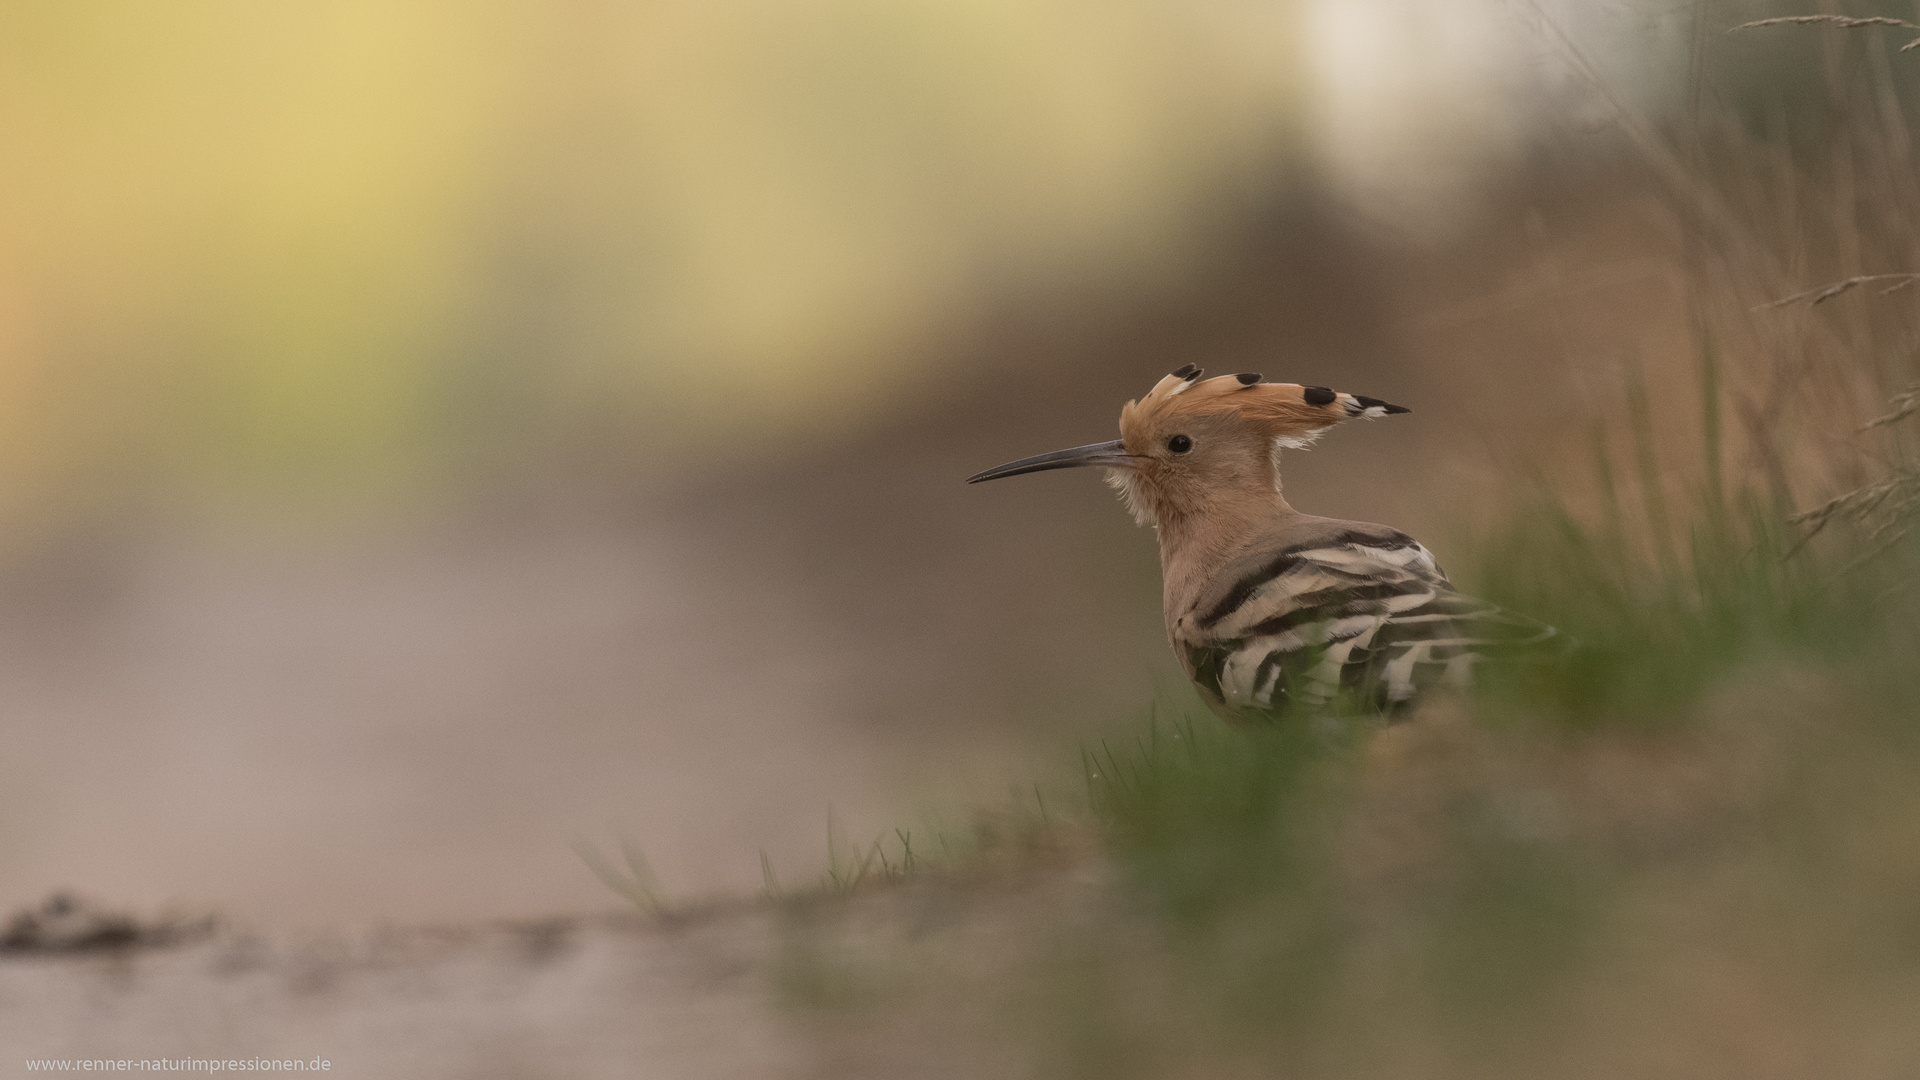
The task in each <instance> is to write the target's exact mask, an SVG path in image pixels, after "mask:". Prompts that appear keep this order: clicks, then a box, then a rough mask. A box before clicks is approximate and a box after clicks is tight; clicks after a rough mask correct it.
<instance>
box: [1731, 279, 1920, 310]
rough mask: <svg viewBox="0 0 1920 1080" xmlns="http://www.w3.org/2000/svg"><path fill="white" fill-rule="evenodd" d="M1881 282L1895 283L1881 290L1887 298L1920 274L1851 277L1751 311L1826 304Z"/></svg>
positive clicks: (1762, 305)
mask: <svg viewBox="0 0 1920 1080" xmlns="http://www.w3.org/2000/svg"><path fill="white" fill-rule="evenodd" d="M1879 281H1891V282H1893V284H1892V285H1890V286H1888V287H1887V288H1884V289H1881V290H1880V295H1881V296H1885V295H1887V294H1888V293H1896V292H1899V291H1900V290H1901V289H1904V288H1906V287H1907V286H1909V285H1912V284H1913V283H1914V282H1916V281H1920V274H1862V275H1860V276H1859V277H1850V278H1848V279H1847V280H1845V281H1836V282H1834V283H1833V284H1831V285H1822V286H1820V287H1819V288H1817V289H1808V290H1807V291H1806V292H1797V293H1794V294H1793V295H1792V296H1789V297H1786V298H1784V299H1780V300H1775V301H1773V302H1771V303H1766V304H1761V305H1759V306H1758V307H1755V308H1752V309H1750V310H1753V311H1765V310H1766V309H1768V308H1779V307H1786V306H1787V305H1789V304H1797V303H1799V302H1800V301H1802V300H1808V299H1811V300H1812V302H1813V303H1816V304H1821V303H1825V302H1826V301H1828V300H1831V299H1833V298H1834V297H1836V296H1839V295H1840V294H1841V293H1843V292H1846V291H1847V290H1849V289H1852V288H1854V287H1855V286H1857V285H1872V284H1874V283H1875V282H1879Z"/></svg>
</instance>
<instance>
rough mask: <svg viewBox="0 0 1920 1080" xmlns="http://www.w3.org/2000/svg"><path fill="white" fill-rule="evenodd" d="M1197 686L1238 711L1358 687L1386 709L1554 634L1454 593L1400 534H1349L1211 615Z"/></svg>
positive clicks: (1299, 556)
mask: <svg viewBox="0 0 1920 1080" xmlns="http://www.w3.org/2000/svg"><path fill="white" fill-rule="evenodd" d="M1191 633H1192V635H1193V636H1192V638H1191V641H1190V643H1189V644H1187V645H1186V651H1187V660H1188V665H1189V667H1190V669H1191V670H1192V672H1193V677H1194V681H1195V682H1196V683H1197V684H1199V685H1200V687H1201V688H1202V689H1203V690H1205V691H1207V692H1208V693H1210V694H1211V695H1213V696H1214V697H1215V698H1217V699H1218V700H1219V701H1220V702H1221V703H1222V704H1223V705H1224V706H1226V707H1227V708H1228V709H1230V710H1234V711H1253V712H1278V711H1280V710H1282V709H1284V708H1286V707H1287V706H1288V705H1289V704H1292V703H1300V704H1308V705H1318V704H1324V703H1326V702H1327V701H1329V700H1331V699H1332V698H1333V697H1334V696H1335V695H1337V694H1339V693H1341V692H1343V691H1347V692H1353V693H1355V694H1357V695H1358V696H1360V697H1361V698H1363V699H1365V700H1370V701H1372V702H1374V703H1375V704H1377V705H1379V706H1380V707H1383V708H1388V707H1392V706H1394V705H1396V704H1399V703H1401V702H1405V701H1407V700H1409V699H1410V698H1412V697H1413V696H1414V695H1415V694H1416V693H1418V692H1419V691H1421V690H1423V689H1425V688H1427V687H1429V686H1433V685H1438V684H1447V685H1455V686H1464V685H1466V684H1468V683H1469V682H1470V681H1471V679H1472V673H1473V669H1474V667H1475V665H1476V664H1479V663H1482V662H1485V661H1488V660H1492V659H1505V658H1520V657H1524V656H1526V655H1529V654H1533V653H1536V652H1537V651H1538V650H1539V649H1540V647H1541V646H1542V645H1544V644H1545V643H1547V642H1548V641H1549V640H1550V639H1553V638H1555V637H1556V636H1557V635H1556V632H1555V630H1554V629H1553V628H1552V627H1550V626H1547V625H1545V624H1542V623H1538V622H1535V621H1533V620H1532V619H1528V618H1525V617H1523V616H1519V615H1515V614H1513V613H1511V612H1508V611H1505V610H1503V609H1501V608H1500V607H1498V606H1496V605H1494V604H1490V603H1488V602H1486V601H1484V600H1479V599H1476V598H1474V597H1471V596H1466V595H1464V594H1462V593H1458V592H1455V591H1454V589H1453V587H1452V586H1451V585H1450V584H1449V583H1448V582H1447V578H1446V575H1445V574H1443V573H1441V571H1440V568H1439V567H1438V566H1437V565H1435V563H1434V561H1433V555H1432V554H1431V553H1430V552H1428V551H1427V549H1426V548H1425V547H1422V546H1421V545H1420V544H1418V543H1416V542H1415V541H1414V540H1413V539H1412V538H1410V537H1407V536H1405V535H1403V534H1399V533H1384V534H1364V533H1362V534H1347V535H1344V536H1339V537H1335V538H1333V539H1331V540H1327V541H1319V542H1315V543H1313V544H1311V545H1302V546H1299V547H1293V548H1289V549H1287V550H1284V551H1280V552H1277V553H1275V554H1274V555H1273V556H1271V557H1270V558H1268V559H1267V560H1266V561H1265V562H1264V563H1262V564H1261V565H1260V566H1259V567H1257V568H1256V569H1254V570H1253V571H1252V572H1250V573H1248V574H1247V575H1246V576H1244V577H1242V578H1240V579H1239V580H1237V581H1236V582H1235V583H1234V584H1233V586H1232V587H1231V588H1230V589H1229V590H1228V591H1227V593H1226V594H1225V595H1224V596H1223V597H1222V598H1221V599H1220V600H1219V601H1218V602H1217V603H1215V604H1214V605H1213V606H1212V607H1211V608H1209V609H1207V610H1205V611H1204V612H1203V613H1201V614H1200V615H1199V616H1198V618H1197V621H1196V622H1195V624H1194V626H1193V630H1192V631H1191Z"/></svg>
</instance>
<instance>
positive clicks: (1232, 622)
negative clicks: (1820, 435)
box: [967, 364, 1569, 723]
mask: <svg viewBox="0 0 1920 1080" xmlns="http://www.w3.org/2000/svg"><path fill="white" fill-rule="evenodd" d="M1204 374H1205V372H1203V371H1202V370H1201V369H1200V368H1198V367H1196V366H1194V365H1192V364H1188V365H1185V366H1183V367H1181V368H1179V369H1178V370H1176V371H1174V372H1173V373H1172V374H1170V375H1167V376H1166V377H1165V378H1162V379H1161V380H1160V381H1159V382H1158V383H1156V384H1155V385H1154V387H1153V389H1152V390H1150V391H1149V392H1148V393H1147V395H1146V396H1145V397H1143V398H1140V399H1138V400H1135V401H1129V402H1127V404H1126V406H1125V407H1124V408H1122V409H1121V412H1120V438H1118V439H1115V440H1113V441H1111V442H1102V443H1092V444H1089V445H1087V446H1076V447H1073V448H1072V449H1068V450H1059V451H1055V452H1053V453H1050V454H1039V455H1037V456H1034V457H1027V458H1021V459H1020V460H1018V461H1011V462H1008V463H1007V464H1005V465H1001V466H998V467H996V468H992V469H987V470H985V471H984V472H980V473H976V474H974V475H973V476H971V477H968V478H967V483H969V484H978V483H982V482H984V481H988V480H998V479H1002V478H1005V477H1009V476H1020V475H1023V474H1026V473H1035V472H1043V471H1046V470H1050V469H1066V468H1075V467H1099V468H1104V469H1106V470H1107V479H1108V482H1109V483H1110V484H1111V485H1112V486H1113V487H1114V488H1116V489H1117V490H1118V491H1119V493H1120V496H1121V499H1122V500H1123V501H1124V502H1125V504H1126V506H1127V508H1128V509H1129V510H1131V511H1132V513H1133V516H1134V518H1135V520H1136V521H1138V522H1139V523H1140V524H1142V525H1150V526H1152V527H1153V528H1154V530H1155V531H1156V533H1157V534H1158V537H1159V542H1160V568H1161V576H1162V582H1163V606H1164V614H1165V619H1166V630H1167V637H1168V639H1169V641H1170V642H1171V643H1172V645H1173V650H1174V653H1175V655H1176V656H1177V658H1178V659H1179V661H1180V665H1181V667H1182V669H1184V670H1185V672H1186V674H1187V677H1188V678H1189V679H1191V680H1192V682H1193V684H1194V686H1195V687H1196V688H1197V689H1198V691H1199V693H1200V696H1201V697H1202V699H1204V700H1205V702H1206V704H1207V705H1208V707H1209V708H1211V709H1212V710H1213V711H1214V712H1216V713H1218V714H1220V715H1221V716H1223V717H1225V718H1226V719H1228V720H1229V721H1234V722H1243V723H1244V722H1252V721H1257V720H1263V719H1265V720H1271V719H1277V718H1279V717H1281V716H1284V715H1286V714H1288V713H1289V712H1290V711H1292V710H1294V709H1299V708H1307V709H1321V710H1324V708H1325V707H1326V706H1328V705H1329V704H1331V703H1335V702H1336V701H1337V700H1340V699H1342V698H1343V697H1344V698H1346V699H1348V700H1352V701H1355V702H1358V703H1360V704H1361V705H1362V707H1367V708H1372V709H1375V710H1378V711H1379V712H1380V713H1382V714H1384V715H1386V716H1388V717H1390V718H1391V717H1398V716H1403V715H1405V713H1406V706H1408V705H1409V704H1410V703H1411V702H1412V701H1414V699H1415V698H1416V697H1417V696H1420V695H1422V694H1424V693H1426V692H1427V691H1429V690H1431V689H1433V688H1435V687H1441V686H1452V687H1465V686H1467V685H1470V684H1471V683H1472V681H1473V678H1474V670H1475V668H1476V667H1481V666H1484V665H1486V664H1488V663H1490V662H1504V661H1524V660H1526V659H1528V658H1531V657H1535V656H1539V655H1542V654H1543V653H1546V652H1548V651H1549V650H1550V649H1551V648H1553V647H1555V646H1556V644H1557V645H1560V646H1564V644H1565V643H1566V642H1567V641H1568V640H1569V639H1567V638H1566V637H1565V635H1563V634H1561V633H1560V632H1559V631H1557V630H1556V629H1555V628H1553V627H1551V626H1548V625H1546V624H1544V623H1541V622H1537V621H1535V620H1533V619H1530V618H1528V617H1526V616H1523V615H1519V614H1516V613H1513V612H1509V611H1506V610H1504V609H1502V608H1500V607H1499V606H1497V605H1495V604H1492V603H1489V602H1488V601H1485V600H1481V599H1477V598H1475V597H1472V596H1469V595H1466V594H1464V593H1461V592H1459V591H1457V590H1456V589H1454V587H1453V585H1452V583H1451V582H1450V581H1448V579H1447V575H1446V574H1445V573H1444V572H1442V571H1441V569H1440V566H1439V564H1438V563H1436V562H1435V561H1434V557H1433V553H1432V552H1431V551H1429V550H1427V548H1426V547H1425V545H1423V544H1421V543H1419V542H1418V541H1416V540H1414V539H1413V538H1412V537H1410V536H1408V535H1407V534H1406V533H1403V532H1401V531H1400V530H1398V529H1394V528H1390V527H1388V526H1385V525H1375V524H1371V523H1368V522H1361V521H1343V520H1340V519H1337V518H1327V517H1317V516H1314V515H1312V514H1303V513H1301V512H1300V511H1298V510H1295V509H1294V508H1293V506H1292V505H1291V504H1290V503H1288V502H1287V499H1286V496H1285V495H1284V494H1283V493H1282V490H1281V483H1280V453H1281V451H1282V450H1288V449H1303V448H1305V447H1307V446H1309V445H1311V444H1312V442H1313V441H1314V440H1315V439H1317V438H1318V437H1319V436H1320V435H1321V434H1322V433H1324V432H1325V430H1326V429H1328V428H1330V427H1332V426H1333V425H1335V424H1339V423H1342V422H1345V421H1348V420H1354V419H1363V418H1364V419H1369V420H1371V419H1376V418H1379V417H1383V416H1390V415H1394V414H1398V413H1406V412H1410V411H1412V410H1410V409H1407V408H1404V407H1402V406H1399V405H1389V404H1388V403H1386V402H1384V401H1381V400H1379V399H1378V398H1371V397H1363V396H1359V395H1355V394H1348V393H1341V392H1336V391H1334V390H1331V389H1328V388H1327V387H1324V386H1303V385H1300V384H1298V383H1277V382H1267V381H1266V380H1265V378H1264V377H1263V376H1261V375H1259V374H1257V373H1251V372H1249V373H1244V374H1237V375H1222V376H1218V377H1215V378H1211V379H1207V378H1203V376H1204Z"/></svg>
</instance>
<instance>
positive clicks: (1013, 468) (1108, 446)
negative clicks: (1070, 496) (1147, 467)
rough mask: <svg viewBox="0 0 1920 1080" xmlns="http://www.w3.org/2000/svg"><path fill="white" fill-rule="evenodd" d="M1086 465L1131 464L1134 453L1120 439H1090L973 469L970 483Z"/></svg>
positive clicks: (1115, 465)
mask: <svg viewBox="0 0 1920 1080" xmlns="http://www.w3.org/2000/svg"><path fill="white" fill-rule="evenodd" d="M1087 465H1104V466H1106V467H1108V468H1110V469H1125V468H1131V467H1132V465H1133V455H1132V454H1129V453H1127V448H1126V446H1124V445H1123V444H1122V443H1121V442H1120V440H1119V439H1115V440H1113V441H1112V442H1103V443H1091V444H1089V445H1087V446H1076V447H1074V448H1073V449H1071V450H1055V451H1054V452H1053V453H1051V454H1038V455H1035V456H1034V457H1029V458H1021V459H1020V460H1019V461H1009V462H1007V463H1006V464H1005V465H1001V466H998V467H997V468H992V469H988V470H987V471H986V472H981V473H974V474H973V475H972V476H969V477H967V483H969V484H977V483H979V482H980V481H982V480H998V479H1000V478H1001V477H1003V476H1019V475H1020V474H1021V473H1030V472H1046V471H1047V470H1048V469H1077V468H1080V467H1082V466H1087Z"/></svg>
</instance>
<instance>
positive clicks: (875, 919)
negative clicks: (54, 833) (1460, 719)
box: [0, 868, 1102, 1080]
mask: <svg viewBox="0 0 1920 1080" xmlns="http://www.w3.org/2000/svg"><path fill="white" fill-rule="evenodd" d="M1097 883H1098V875H1097V874H1096V873H1095V872H1093V871H1091V870H1089V869H1085V868H1083V869H1079V870H1073V869H1066V868H1055V869H1051V870H1045V871H1034V872H1020V873H1015V874H1012V875H1010V876H1000V877H996V878H994V879H993V880H991V881H986V880H981V881H973V882H952V881H946V882H943V881H920V882H916V883H914V884H911V885H906V886H898V887H893V888H889V889H881V890H875V891H868V892H864V893H862V894H859V895H855V896H851V897H832V896H814V897H809V898H800V899H786V900H782V901H769V900H766V899H764V898H763V899H759V900H753V901H739V902H730V903H726V904H719V905H710V906H708V907H706V908H703V909H697V910H694V909H688V910H682V911H677V912H672V913H669V914H666V915H640V914H628V915H601V916H592V917H582V918H569V919H543V920H530V921H524V922H512V921H498V920H495V921H489V922H482V923H467V924H460V925H451V924H450V925H442V926H416V927H409V928H386V929H381V930H372V931H366V932H361V933H355V934H339V933H330V932H321V933H313V934H306V935H292V934H287V933H285V932H267V931H248V930H243V929H236V928H234V927H232V926H230V925H229V926H219V927H215V928H213V929H210V930H202V931H200V932H198V933H196V934H193V935H192V936H190V937H188V938H186V939H184V940H181V941H176V942H174V943H172V944H166V945H160V946H152V947H147V946H139V945H135V946H127V947H109V948H98V949H90V950H84V951H68V952H53V953H35V952H27V953H21V952H0V1076H15V1075H26V1074H28V1073H30V1072H36V1070H34V1069H32V1068H30V1067H29V1066H28V1062H29V1061H30V1060H44V1059H68V1060H76V1061H77V1060H80V1059H92V1060H121V1059H127V1060H132V1061H136V1062H137V1061H140V1060H150V1061H151V1060H155V1059H167V1060H169V1061H172V1062H174V1063H175V1064H174V1069H175V1070H176V1071H178V1069H179V1065H178V1063H179V1062H180V1060H181V1059H190V1058H202V1059H212V1058H221V1059H231V1060H241V1059H252V1058H265V1059H277V1060H290V1059H300V1060H302V1061H306V1062H309V1063H311V1062H313V1061H314V1060H315V1059H316V1058H317V1059H323V1060H325V1061H326V1062H328V1063H329V1066H330V1067H329V1070H328V1071H329V1072H330V1073H332V1074H333V1075H338V1076H346V1077H355V1076H365V1077H409V1078H415V1080H441V1078H447V1080H491V1078H499V1080H535V1078H563V1077H564V1078H580V1080H585V1078H598V1077H636V1076H639V1077H675V1078H694V1080H698V1078H704V1077H714V1078H727V1080H760V1078H790V1077H791V1078H812V1077H820V1078H825V1077H866V1076H871V1077H897V1076H919V1077H935V1078H941V1077H949V1076H951V1077H967V1076H981V1075H1005V1074H1006V1070H1007V1069H1008V1068H1010V1067H1012V1066H1011V1060H1009V1061H998V1060H992V1055H995V1054H998V1053H1004V1052H1006V1051H1005V1048H996V1046H995V1043H994V1040H992V1039H982V1038H980V1037H979V1031H980V1027H979V1024H980V1023H982V1022H986V1023H989V1024H997V1023H1001V1022H1003V1018H1002V1017H1000V1016H999V1015H998V1014H997V1013H994V1012H993V1011H992V1010H993V1009H994V1008H996V1007H998V1006H999V1005H1000V1004H1001V1003H995V1002H986V1001H979V1000H970V999H968V998H966V997H964V996H963V997H957V998H956V997H952V995H951V994H946V995H943V994H941V993H940V992H938V991H935V992H933V993H932V994H931V995H930V994H929V991H928V990H927V988H926V987H925V986H924V985H919V986H917V987H915V984H916V983H922V984H924V980H923V979H916V978H915V977H914V976H915V974H917V972H918V969H903V968H901V967H900V966H899V965H900V964H901V963H902V962H903V961H904V962H905V963H907V964H915V963H918V962H920V961H924V960H927V959H929V958H931V957H935V956H937V957H938V958H939V959H938V963H939V964H940V965H942V970H949V969H951V970H955V971H964V970H969V969H976V968H979V967H980V966H981V965H983V964H984V965H993V964H1000V963H1004V962H1006V961H1007V959H1008V958H1010V957H1013V956H1017V955H1019V954H1020V953H1019V950H1021V949H1023V948H1025V947H1026V945H1027V943H1029V942H1031V941H1032V940H1034V938H1033V935H1034V934H1035V933H1036V931H1038V929H1039V927H1041V926H1042V925H1055V926H1057V925H1058V920H1060V919H1061V918H1063V917H1068V918H1073V917H1084V916H1086V915H1088V914H1089V913H1091V912H1093V911H1096V910H1098V909H1099V908H1098V904H1097V903H1094V902H1093V901H1094V900H1095V898H1096V897H1097V896H1098V895H1100V894H1101V892H1102V890H1100V889H1098V888H1097V887H1096V886H1097ZM849 965H852V966H851V967H850V966H849ZM854 971H858V972H859V974H858V975H852V974H849V972H854ZM889 984H891V985H892V986H893V988H894V989H893V990H888V989H886V988H887V987H888V985H889ZM909 987H915V988H913V989H911V990H909V989H907V988H909ZM876 994H888V995H890V996H891V998H892V1001H891V1004H892V1005H894V1006H898V1005H900V1004H903V1003H906V1002H909V1001H910V1002H912V1003H913V1004H914V1005H915V1006H916V1007H917V1008H916V1010H915V1015H918V1016H920V1017H921V1019H922V1020H924V1021H926V1022H925V1023H924V1024H919V1025H918V1026H912V1025H909V1026H901V1025H899V1024H895V1025H894V1026H893V1027H891V1028H890V1029H888V1030H887V1032H886V1037H884V1038H882V1037H880V1034H879V1033H878V1032H876V1031H875V1030H872V1029H869V1028H867V1027H865V1026H863V1024H862V1022H861V1021H860V1016H861V1010H863V1009H867V1008H869V1007H871V1006H872V1005H874V1004H875V1003H877V1002H878V1001H879V1000H880V999H879V998H878V997H876V996H875V995H876ZM849 1005H852V1006H853V1012H852V1013H849V1014H845V1015H843V1010H844V1009H845V1008H846V1007H847V1006H849ZM849 1017H851V1019H850V1018H849ZM920 1028H925V1030H920ZM150 1068H151V1067H150ZM130 1071H139V1066H138V1065H134V1066H132V1067H131V1070H130Z"/></svg>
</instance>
